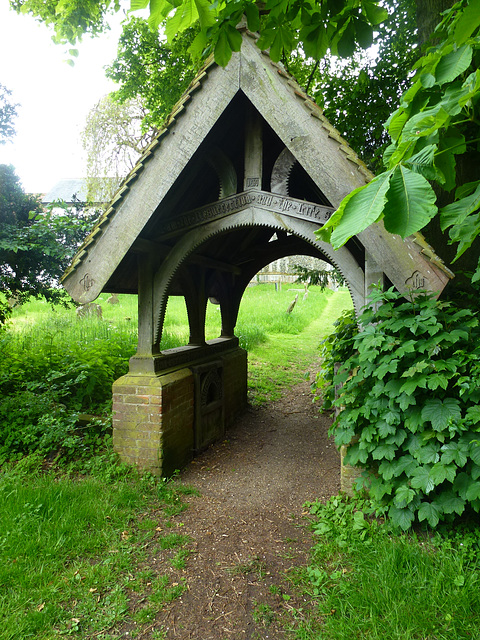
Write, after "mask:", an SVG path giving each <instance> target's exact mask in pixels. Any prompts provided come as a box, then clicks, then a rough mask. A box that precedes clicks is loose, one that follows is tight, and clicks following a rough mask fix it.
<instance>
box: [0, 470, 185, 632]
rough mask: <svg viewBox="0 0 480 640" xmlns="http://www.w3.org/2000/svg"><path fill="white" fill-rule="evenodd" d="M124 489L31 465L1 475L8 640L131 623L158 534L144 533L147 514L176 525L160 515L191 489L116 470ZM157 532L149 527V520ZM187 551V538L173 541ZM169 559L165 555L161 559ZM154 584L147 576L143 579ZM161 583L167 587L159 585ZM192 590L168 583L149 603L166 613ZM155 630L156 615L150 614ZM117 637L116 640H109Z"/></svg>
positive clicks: (0, 597) (3, 609) (0, 590)
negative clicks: (141, 570)
mask: <svg viewBox="0 0 480 640" xmlns="http://www.w3.org/2000/svg"><path fill="white" fill-rule="evenodd" d="M116 469H117V477H116V479H115V482H108V481H107V480H106V479H105V477H104V476H101V475H100V476H95V475H88V476H84V477H70V476H68V475H57V477H55V476H54V474H52V473H41V472H40V471H37V470H35V469H34V468H30V469H25V468H23V470H22V465H17V467H7V466H6V465H4V467H3V470H2V473H1V474H0V496H1V499H0V532H1V533H0V617H1V618H2V624H1V626H0V639H1V640H13V639H15V640H17V639H18V640H25V639H26V638H36V639H39V640H43V639H45V640H46V639H47V638H48V639H50V638H57V637H58V638H60V637H63V636H64V635H65V634H68V635H71V634H74V635H75V636H76V637H81V638H87V637H92V636H93V634H95V633H97V632H101V631H102V630H108V629H110V628H111V627H112V626H114V625H116V624H119V623H120V622H125V621H127V622H128V620H129V619H130V618H131V616H132V615H133V614H131V612H130V609H129V599H130V597H131V595H132V593H133V592H135V591H138V590H139V589H146V585H145V581H144V582H143V583H142V582H141V579H140V578H141V576H140V575H137V577H136V582H135V581H134V582H133V583H132V584H131V583H130V580H131V576H133V575H136V574H137V566H138V563H139V561H141V560H142V553H141V549H142V548H143V547H144V546H145V543H148V542H149V541H151V540H152V539H153V537H154V536H155V529H153V528H152V527H151V526H139V525H141V524H142V518H143V516H144V515H145V513H146V512H147V513H148V512H155V513H156V514H157V515H156V518H157V519H156V521H155V523H154V524H156V525H158V524H159V522H160V523H161V524H162V525H163V526H167V525H168V517H167V516H165V515H163V516H162V515H161V513H160V515H158V514H159V510H161V509H162V508H163V507H165V506H168V503H169V502H171V501H172V499H173V496H175V500H180V499H181V495H182V493H186V492H187V488H186V487H182V489H181V490H179V491H177V489H176V487H175V485H173V484H170V486H169V490H168V496H169V497H168V499H167V500H166V501H165V500H164V498H165V495H166V494H165V491H164V488H165V487H164V483H163V482H162V481H158V482H154V481H153V480H152V479H148V478H146V479H142V478H141V477H139V476H138V475H136V474H134V473H132V472H128V470H127V469H126V468H123V470H122V468H121V467H116ZM147 524H148V520H147ZM166 539H167V538H163V539H160V544H159V549H166V548H167V549H170V548H172V547H181V546H182V545H184V544H185V543H186V542H187V540H186V537H185V536H178V535H174V534H171V535H170V537H169V539H168V545H167V546H165V545H164V543H163V541H164V540H166ZM159 553H162V551H159ZM147 577H151V576H150V574H149V576H147V575H146V574H145V575H143V578H144V579H145V578H147ZM155 580H156V581H157V582H158V579H157V578H156V579H155ZM182 590H183V586H182V588H181V589H179V588H178V585H177V586H170V587H169V586H168V578H167V581H166V582H165V580H160V582H159V584H158V585H156V583H154V584H153V587H152V589H149V590H148V591H149V592H150V591H151V594H150V596H149V601H150V602H151V604H152V603H153V604H154V605H155V607H156V609H155V610H158V607H159V606H161V605H162V603H164V602H167V601H171V600H172V599H173V598H174V597H177V596H178V595H179V593H181V591H182ZM143 616H144V617H145V620H141V617H142V614H140V617H139V619H138V620H137V618H133V619H135V621H138V622H148V620H150V617H149V616H147V614H146V613H144V614H143ZM105 637H107V636H105Z"/></svg>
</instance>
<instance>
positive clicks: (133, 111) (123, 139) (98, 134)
mask: <svg viewBox="0 0 480 640" xmlns="http://www.w3.org/2000/svg"><path fill="white" fill-rule="evenodd" d="M145 113H146V112H145V108H144V107H143V105H142V103H141V102H140V101H139V100H138V99H133V98H132V99H129V100H127V101H125V102H123V103H120V102H118V101H116V100H114V99H113V97H112V95H111V94H110V95H107V96H104V97H103V98H102V99H101V100H99V101H98V102H97V104H96V105H95V106H94V107H93V108H92V109H91V110H90V112H89V114H88V116H87V120H86V123H85V128H84V129H83V131H82V133H81V138H82V145H83V148H84V150H85V151H86V153H87V197H88V199H89V200H90V201H91V202H109V201H110V200H111V199H112V197H113V195H114V193H115V191H116V190H117V188H118V185H119V184H120V182H121V180H122V178H124V177H125V176H126V175H127V174H128V173H129V172H130V171H131V170H132V169H133V167H134V166H135V164H136V162H137V160H138V158H139V157H140V156H141V154H142V153H143V151H144V150H145V149H146V148H147V147H148V145H149V144H150V143H151V141H152V139H153V137H154V135H155V131H153V130H150V131H148V132H144V131H142V122H143V119H144V118H145Z"/></svg>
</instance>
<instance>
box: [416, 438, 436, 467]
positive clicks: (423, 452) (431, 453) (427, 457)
mask: <svg viewBox="0 0 480 640" xmlns="http://www.w3.org/2000/svg"><path fill="white" fill-rule="evenodd" d="M438 449H439V447H438V445H435V444H434V443H433V442H430V443H429V444H424V445H423V446H420V447H419V449H418V451H416V452H415V453H413V456H414V457H415V458H416V459H417V460H418V461H419V462H420V463H421V464H428V463H430V462H433V463H435V462H438V460H439V458H440V456H439V454H438ZM410 453H412V452H410Z"/></svg>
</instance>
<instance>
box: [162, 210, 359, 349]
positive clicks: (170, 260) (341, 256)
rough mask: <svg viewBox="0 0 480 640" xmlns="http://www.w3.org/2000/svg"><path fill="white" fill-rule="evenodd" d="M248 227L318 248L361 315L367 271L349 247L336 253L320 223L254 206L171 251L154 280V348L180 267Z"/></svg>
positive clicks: (193, 234)
mask: <svg viewBox="0 0 480 640" xmlns="http://www.w3.org/2000/svg"><path fill="white" fill-rule="evenodd" d="M247 227H267V228H270V229H272V230H274V231H286V232H287V233H291V234H293V235H295V236H297V237H298V238H300V239H302V240H304V241H305V242H307V243H309V244H311V245H312V246H314V247H316V248H317V249H318V250H319V251H320V252H322V253H323V254H324V255H325V256H326V257H327V258H328V260H329V261H330V262H331V263H332V264H333V265H334V266H335V267H336V268H337V269H338V270H339V271H340V273H341V274H342V275H343V277H344V278H345V281H346V283H347V287H348V289H349V291H350V294H351V296H352V300H353V304H354V307H355V309H356V311H357V312H358V311H359V310H360V309H361V307H362V306H363V305H364V301H365V277H364V272H363V269H362V268H361V267H360V266H359V265H358V263H357V261H356V260H355V258H354V257H353V255H352V254H351V252H350V251H349V250H348V249H347V248H346V247H342V248H341V249H339V250H338V251H335V252H334V251H333V249H332V247H331V246H330V245H328V244H327V243H325V242H322V241H318V240H317V239H316V237H315V235H314V231H315V230H316V229H318V224H317V223H315V222H314V221H309V220H304V219H300V218H295V217H293V216H289V215H287V214H281V213H278V212H275V213H270V212H268V211H266V210H264V209H259V208H256V207H255V206H248V207H246V208H245V209H244V210H242V211H240V212H237V213H234V214H231V215H230V216H228V217H226V218H222V219H220V220H214V221H212V222H207V223H205V224H203V225H202V226H199V227H196V228H195V229H192V230H190V231H189V232H187V233H186V234H185V235H183V236H182V237H181V238H180V239H179V240H178V242H177V243H176V245H175V246H174V247H173V248H172V250H171V251H170V253H169V255H168V256H167V257H166V259H165V261H164V262H163V264H162V265H161V267H160V269H159V270H158V271H157V273H156V275H155V278H154V318H155V319H156V322H157V325H156V330H155V335H154V344H155V345H159V343H160V340H161V334H162V329H163V322H164V319H165V311H166V305H167V300H168V290H169V287H170V285H171V283H172V281H173V279H174V277H175V275H176V274H177V273H178V270H179V268H180V267H181V265H182V264H184V263H185V262H186V261H187V260H188V258H189V256H190V255H192V254H193V253H194V252H195V251H196V250H197V249H198V248H199V247H200V246H201V245H202V244H204V243H205V242H206V241H207V240H210V239H211V238H213V237H215V236H218V235H221V234H224V233H227V232H229V231H234V230H236V229H240V228H247Z"/></svg>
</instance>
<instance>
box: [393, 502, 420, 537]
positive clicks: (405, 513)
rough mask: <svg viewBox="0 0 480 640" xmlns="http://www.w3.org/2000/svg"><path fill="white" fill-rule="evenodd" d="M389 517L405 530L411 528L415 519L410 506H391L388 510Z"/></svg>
mask: <svg viewBox="0 0 480 640" xmlns="http://www.w3.org/2000/svg"><path fill="white" fill-rule="evenodd" d="M388 517H389V518H390V519H391V520H392V522H393V524H394V525H395V526H396V527H400V528H401V529H403V531H407V529H410V527H411V526H412V522H413V520H414V519H415V515H414V513H413V511H411V510H410V509H409V508H408V507H407V508H405V509H398V508H397V507H394V506H391V507H390V509H389V510H388Z"/></svg>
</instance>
